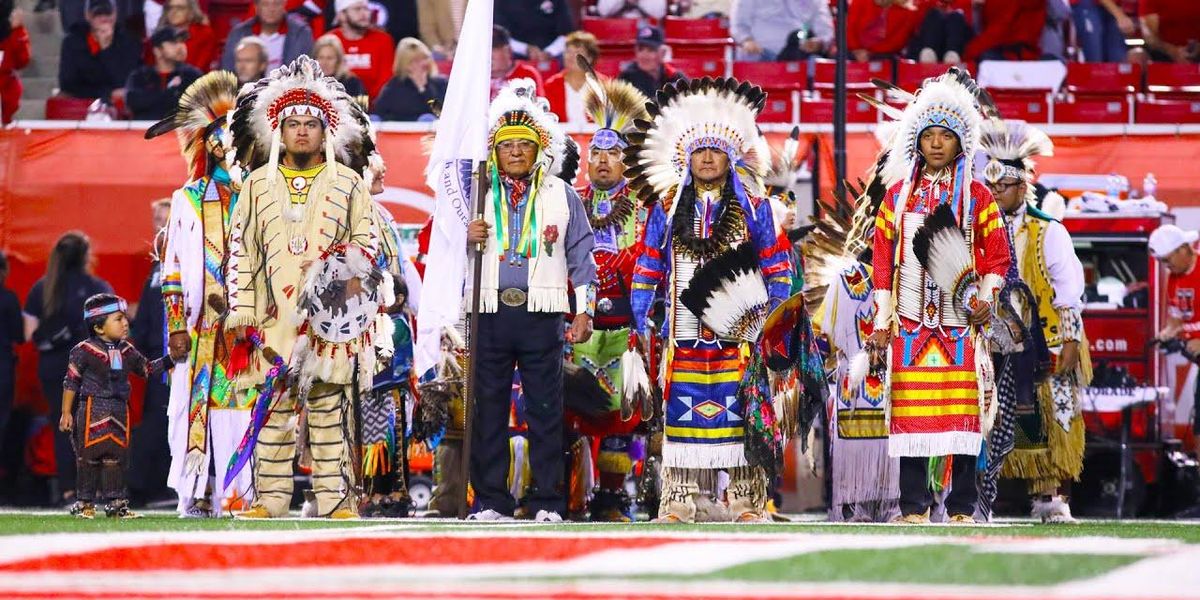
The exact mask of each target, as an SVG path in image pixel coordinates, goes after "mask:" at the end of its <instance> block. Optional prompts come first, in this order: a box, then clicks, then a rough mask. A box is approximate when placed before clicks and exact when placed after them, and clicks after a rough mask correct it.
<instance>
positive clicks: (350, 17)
mask: <svg viewBox="0 0 1200 600" xmlns="http://www.w3.org/2000/svg"><path fill="white" fill-rule="evenodd" d="M334 7H335V8H336V9H337V15H338V27H337V29H334V30H333V31H331V32H330V33H331V34H332V35H334V36H336V37H337V38H338V40H340V41H341V42H342V50H343V51H344V52H345V59H344V60H345V61H346V68H347V69H349V70H350V72H351V73H354V76H355V77H358V78H359V80H361V81H362V84H363V87H364V88H366V90H367V95H368V96H370V97H371V99H372V100H374V99H375V98H376V97H377V96H378V95H379V92H380V91H381V90H382V89H383V85H384V84H385V83H387V82H388V80H389V79H391V78H392V67H393V64H392V63H393V62H395V58H396V42H395V41H394V40H392V36H390V35H388V34H387V32H386V31H383V30H381V29H379V28H378V27H376V26H375V22H374V16H373V15H372V13H371V7H370V5H369V4H368V3H367V0H337V1H336V2H335V3H334Z"/></svg>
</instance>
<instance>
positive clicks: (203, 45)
mask: <svg viewBox="0 0 1200 600" xmlns="http://www.w3.org/2000/svg"><path fill="white" fill-rule="evenodd" d="M166 26H170V27H174V28H175V29H178V30H180V31H186V32H187V62H188V64H189V65H192V66H193V67H196V68H197V69H200V72H201V73H207V72H208V71H210V70H211V69H212V68H213V67H215V66H217V58H218V55H217V36H216V34H214V33H213V28H212V26H211V25H209V24H208V17H207V16H206V15H205V14H204V11H202V10H200V3H199V2H197V1H196V0H167V2H166V4H164V5H163V14H162V18H160V19H159V21H158V28H162V27H166Z"/></svg>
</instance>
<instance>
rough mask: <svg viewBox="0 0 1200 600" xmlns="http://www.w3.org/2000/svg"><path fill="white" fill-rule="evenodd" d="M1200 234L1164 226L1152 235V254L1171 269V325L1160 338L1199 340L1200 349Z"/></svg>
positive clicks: (1169, 322) (1197, 342)
mask: <svg viewBox="0 0 1200 600" xmlns="http://www.w3.org/2000/svg"><path fill="white" fill-rule="evenodd" d="M1197 239H1200V233H1198V232H1195V231H1184V230H1182V229H1180V228H1179V227H1177V226H1175V225H1163V226H1161V227H1159V228H1158V229H1155V230H1154V232H1153V233H1151V234H1150V241H1149V247H1150V254H1152V255H1153V256H1154V258H1156V259H1158V261H1159V262H1161V263H1162V264H1163V266H1165V267H1166V268H1167V325H1166V327H1164V328H1163V330H1162V331H1160V332H1158V338H1159V339H1170V338H1173V337H1181V338H1183V339H1186V340H1189V344H1190V343H1192V341H1194V342H1195V344H1196V346H1195V348H1196V351H1198V352H1200V311H1198V310H1197V308H1198V307H1197V302H1198V301H1200V269H1197V268H1196V240H1197Z"/></svg>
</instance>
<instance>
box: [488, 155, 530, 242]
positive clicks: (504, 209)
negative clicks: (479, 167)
mask: <svg viewBox="0 0 1200 600" xmlns="http://www.w3.org/2000/svg"><path fill="white" fill-rule="evenodd" d="M539 183H540V182H539V181H538V177H536V176H535V177H534V179H533V181H531V182H530V186H529V191H528V192H527V193H528V196H527V198H528V199H527V200H526V201H525V218H524V219H522V223H521V235H520V237H519V238H518V239H517V247H516V249H515V252H516V253H517V254H520V255H522V256H525V257H526V258H529V257H532V256H534V255H536V254H537V251H538V248H537V239H536V238H535V236H534V235H533V233H532V232H533V231H536V230H537V215H536V214H535V213H536V211H535V210H534V199H535V198H536V194H537V186H538V184H539ZM492 189H493V190H494V193H493V194H492V208H493V210H494V211H495V213H496V222H497V227H496V241H497V243H499V244H500V247H501V248H502V249H503V250H504V252H505V253H506V254H507V253H508V251H509V250H512V249H513V248H512V241H511V240H510V239H509V238H510V236H509V219H508V215H509V210H510V209H509V206H508V201H507V200H508V198H507V193H506V190H505V188H504V185H503V184H502V183H501V181H500V175H499V173H498V172H497V171H496V170H495V167H493V168H492Z"/></svg>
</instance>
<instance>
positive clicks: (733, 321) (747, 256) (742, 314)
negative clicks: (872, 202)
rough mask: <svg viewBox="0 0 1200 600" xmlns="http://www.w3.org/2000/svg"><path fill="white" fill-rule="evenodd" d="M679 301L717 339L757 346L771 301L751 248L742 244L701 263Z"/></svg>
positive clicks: (746, 243) (752, 247)
mask: <svg viewBox="0 0 1200 600" xmlns="http://www.w3.org/2000/svg"><path fill="white" fill-rule="evenodd" d="M679 300H680V302H682V303H683V305H684V306H686V307H687V308H688V310H690V311H692V313H693V314H695V315H696V317H697V318H699V319H700V321H701V322H702V323H704V324H705V325H706V326H708V328H709V329H712V330H713V331H714V332H715V333H716V334H717V335H719V336H721V337H724V338H733V339H740V340H745V341H747V342H757V341H758V338H759V334H760V333H761V332H762V328H763V324H764V323H765V322H766V319H767V312H768V309H769V308H770V304H771V299H770V297H769V296H768V295H767V285H766V281H765V280H764V279H763V276H762V272H761V271H759V268H758V252H757V251H756V250H755V249H754V245H753V244H751V243H749V242H743V243H742V244H740V245H739V246H737V247H736V248H733V249H731V250H728V251H726V252H724V253H722V254H720V255H718V256H717V257H716V258H714V259H712V260H711V261H709V262H707V263H705V264H704V265H703V266H701V267H700V268H699V269H697V270H696V274H695V276H693V277H692V281H691V283H689V284H688V287H687V289H685V290H683V293H682V294H680V296H679Z"/></svg>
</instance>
